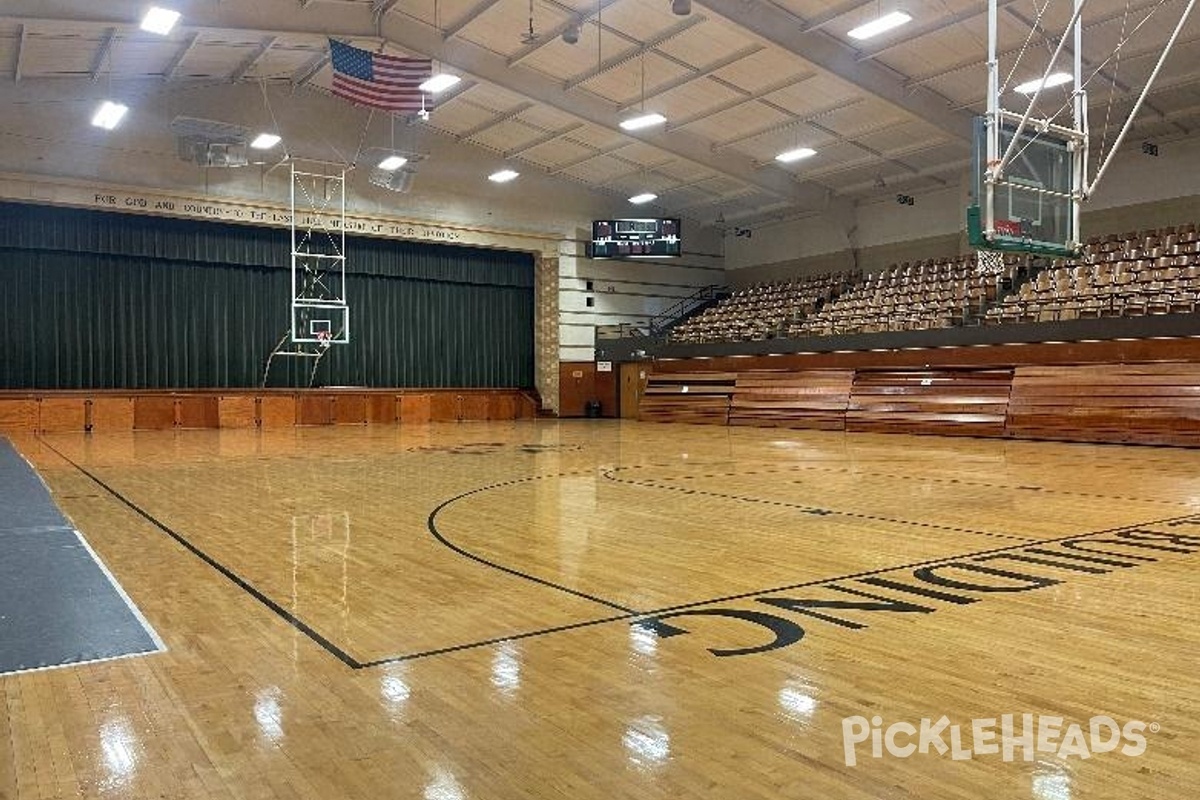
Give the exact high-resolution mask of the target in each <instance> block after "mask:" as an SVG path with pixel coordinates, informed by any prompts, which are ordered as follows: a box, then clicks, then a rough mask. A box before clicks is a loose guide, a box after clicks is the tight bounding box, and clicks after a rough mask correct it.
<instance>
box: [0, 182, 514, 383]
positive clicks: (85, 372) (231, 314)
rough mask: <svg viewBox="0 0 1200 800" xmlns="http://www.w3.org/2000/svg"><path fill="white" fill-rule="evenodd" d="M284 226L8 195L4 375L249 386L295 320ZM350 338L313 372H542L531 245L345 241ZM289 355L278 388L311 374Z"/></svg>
mask: <svg viewBox="0 0 1200 800" xmlns="http://www.w3.org/2000/svg"><path fill="white" fill-rule="evenodd" d="M288 252H289V247H288V233H287V231H280V230H275V229H269V228H254V227H247V226H238V225H226V224H221V223H207V222H190V221H181V220H170V219H159V218H154V217H142V216H134V215H125V214H113V213H103V212H90V211H76V210H64V209H54V208H45V207H38V206H22V205H14V204H0V279H2V281H3V286H4V291H3V293H2V294H0V336H2V337H3V340H4V344H3V350H2V351H0V352H2V353H3V357H2V358H0V388H7V389H143V388H154V389H168V388H219V387H252V386H257V385H259V383H260V382H261V380H262V373H263V367H264V365H265V363H266V358H267V355H268V354H269V353H270V352H271V349H272V348H273V347H274V346H275V344H276V343H277V342H278V341H279V338H280V336H281V335H282V334H283V333H284V332H285V331H286V330H287V329H288V324H289V314H290V311H289V303H288V293H289V287H290V277H289V272H288V261H289V255H288ZM347 256H348V258H347V291H348V300H349V304H350V314H351V342H350V344H348V345H335V346H334V347H332V348H331V349H330V351H329V353H327V354H326V356H325V357H324V358H323V359H322V360H321V363H320V366H319V368H318V371H317V376H316V382H315V384H314V385H324V386H334V385H336V386H371V387H393V386H394V387H464V388H467V387H497V388H508V387H515V388H527V387H530V386H532V385H533V259H532V256H530V255H529V254H527V253H514V252H508V251H501V250H485V249H478V248H467V247H458V246H448V245H447V246H443V245H426V244H418V243H410V242H398V241H392V240H382V239H368V238H362V237H354V238H348V240H347ZM310 368H311V362H310V361H309V360H308V359H293V358H284V359H278V360H277V361H276V364H275V365H274V366H273V367H272V369H271V381H270V385H272V386H305V385H307V384H308V370H309V369H310Z"/></svg>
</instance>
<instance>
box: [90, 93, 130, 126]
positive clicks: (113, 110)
mask: <svg viewBox="0 0 1200 800" xmlns="http://www.w3.org/2000/svg"><path fill="white" fill-rule="evenodd" d="M127 111H129V106H127V105H125V104H124V103H114V102H112V101H111V100H105V101H104V102H103V103H102V104H101V105H100V108H99V109H98V110H97V111H96V114H95V116H93V117H92V124H93V125H95V126H96V127H97V128H104V130H106V131H111V130H112V129H113V128H115V127H117V126H118V125H120V124H121V120H122V119H123V118H124V117H125V113H126V112H127Z"/></svg>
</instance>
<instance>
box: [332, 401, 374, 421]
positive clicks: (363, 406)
mask: <svg viewBox="0 0 1200 800" xmlns="http://www.w3.org/2000/svg"><path fill="white" fill-rule="evenodd" d="M333 413H334V419H335V420H336V421H337V424H338V425H365V424H367V396H366V395H365V394H339V395H338V396H337V397H335V398H334V401H333Z"/></svg>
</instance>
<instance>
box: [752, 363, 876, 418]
mask: <svg viewBox="0 0 1200 800" xmlns="http://www.w3.org/2000/svg"><path fill="white" fill-rule="evenodd" d="M853 382H854V371H853V370H848V369H843V370H832V369H831V370H804V371H797V372H741V373H738V376H737V384H736V385H735V386H734V390H733V400H732V403H731V405H730V409H729V424H730V425H756V426H765V427H782V428H816V429H820V430H833V431H836V430H842V429H844V428H845V427H846V407H847V406H848V405H849V403H850V387H851V385H852V384H853Z"/></svg>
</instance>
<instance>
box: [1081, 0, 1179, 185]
mask: <svg viewBox="0 0 1200 800" xmlns="http://www.w3.org/2000/svg"><path fill="white" fill-rule="evenodd" d="M1195 5H1196V0H1188V4H1187V8H1185V9H1183V14H1182V15H1181V16H1180V17H1179V23H1178V24H1177V25H1176V26H1175V30H1173V31H1171V38H1170V39H1168V40H1167V46H1166V47H1164V48H1163V51H1162V55H1160V56H1159V57H1158V63H1157V64H1155V65H1154V71H1153V72H1151V73H1150V77H1149V78H1147V79H1146V85H1145V86H1143V87H1142V93H1141V94H1140V95H1138V99H1137V102H1136V103H1134V104H1133V108H1132V109H1131V110H1130V112H1129V118H1128V119H1126V120H1125V125H1124V126H1123V127H1122V128H1121V132H1120V133H1119V134H1117V138H1116V140H1115V141H1114V142H1113V146H1112V149H1111V150H1109V151H1108V155H1107V156H1105V157H1104V163H1103V164H1101V165H1100V169H1098V170H1096V179H1095V180H1094V181H1092V185H1091V186H1089V187H1088V190H1087V193H1088V194H1089V195H1091V194H1092V193H1093V192H1094V191H1096V186H1097V185H1099V183H1100V179H1101V178H1103V177H1104V172H1105V170H1107V169H1108V165H1109V164H1111V163H1112V160H1113V156H1115V155H1116V154H1117V150H1119V149H1120V147H1121V144H1122V143H1123V142H1124V141H1125V135H1126V134H1127V133H1129V129H1130V128H1131V127H1133V119H1134V117H1136V116H1137V113H1138V111H1140V110H1141V108H1142V102H1143V101H1144V100H1145V99H1146V95H1148V94H1150V87H1151V86H1153V85H1154V81H1155V79H1156V78H1158V72H1159V70H1161V69H1162V65H1163V63H1164V62H1166V60H1167V56H1168V55H1170V53H1171V50H1172V48H1174V47H1175V40H1176V39H1177V38H1179V32H1180V31H1181V30H1183V26H1184V25H1186V24H1187V21H1188V17H1189V16H1191V14H1192V8H1193V7H1194V6H1195Z"/></svg>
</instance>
